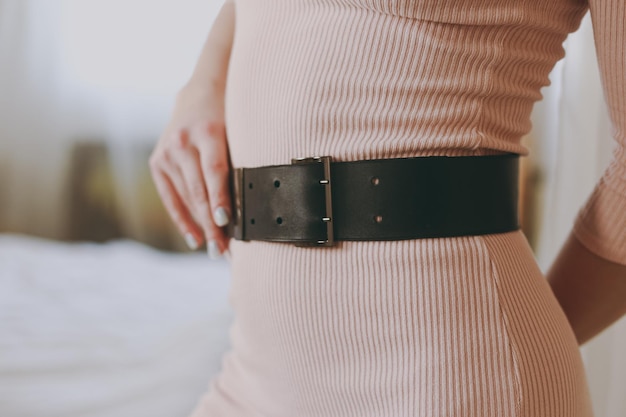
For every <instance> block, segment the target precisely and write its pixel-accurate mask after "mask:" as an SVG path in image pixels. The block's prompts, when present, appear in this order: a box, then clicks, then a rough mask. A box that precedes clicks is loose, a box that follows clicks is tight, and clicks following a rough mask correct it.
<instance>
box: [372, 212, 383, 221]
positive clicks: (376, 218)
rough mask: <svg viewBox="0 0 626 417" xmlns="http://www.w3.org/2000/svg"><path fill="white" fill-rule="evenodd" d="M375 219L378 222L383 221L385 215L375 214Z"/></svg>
mask: <svg viewBox="0 0 626 417" xmlns="http://www.w3.org/2000/svg"><path fill="white" fill-rule="evenodd" d="M374 221H375V222H376V223H381V222H382V221H383V216H381V215H380V214H377V215H376V216H374Z"/></svg>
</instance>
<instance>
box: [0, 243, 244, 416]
mask: <svg viewBox="0 0 626 417" xmlns="http://www.w3.org/2000/svg"><path fill="white" fill-rule="evenodd" d="M229 283H230V264H229V263H228V261H227V260H225V259H221V260H218V261H211V260H209V258H208V257H207V256H206V255H205V254H204V253H189V254H171V253H164V252H160V251H157V250H155V249H152V248H150V247H147V246H145V245H142V244H140V243H137V242H134V241H130V240H120V241H113V242H109V243H105V244H96V243H79V244H69V243H59V242H54V241H49V240H45V239H39V238H33V237H27V236H23V235H14V234H0V417H44V416H45V417H56V416H59V417H61V416H62V417H126V416H128V417H161V416H162V417H185V416H186V415H187V414H188V413H189V412H190V411H191V409H192V407H193V406H194V405H195V402H196V401H197V399H198V398H199V396H200V395H201V394H202V392H203V391H205V390H206V388H207V387H208V383H209V380H210V378H211V377H212V376H214V375H215V374H216V373H217V372H218V370H219V369H220V367H221V360H222V355H223V353H224V352H225V351H226V350H227V349H228V346H229V340H228V329H229V326H230V323H231V321H232V317H233V312H232V310H231V308H230V304H229V301H228V291H229Z"/></svg>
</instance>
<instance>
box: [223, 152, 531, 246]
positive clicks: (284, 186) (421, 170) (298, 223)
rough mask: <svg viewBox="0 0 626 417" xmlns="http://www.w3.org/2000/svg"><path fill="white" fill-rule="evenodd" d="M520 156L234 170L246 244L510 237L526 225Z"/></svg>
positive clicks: (237, 230)
mask: <svg viewBox="0 0 626 417" xmlns="http://www.w3.org/2000/svg"><path fill="white" fill-rule="evenodd" d="M518 177H519V154H515V153H506V154H499V155H481V156H422V157H409V158H388V159H367V160H358V161H332V158H331V157H330V156H313V157H305V158H294V159H292V161H291V164H286V165H266V166H259V167H238V168H234V169H232V170H231V176H230V186H231V196H232V201H233V207H232V213H233V219H232V221H231V222H230V223H229V224H228V226H227V229H226V230H227V234H228V236H230V237H233V238H235V239H238V240H264V241H273V242H286V243H293V244H295V245H296V246H320V247H324V246H332V245H334V244H335V243H336V241H339V240H402V239H416V238H431V237H450V236H465V235H483V234H490V233H504V232H508V231H512V230H517V229H519V228H520V225H519V222H518V188H519V182H518Z"/></svg>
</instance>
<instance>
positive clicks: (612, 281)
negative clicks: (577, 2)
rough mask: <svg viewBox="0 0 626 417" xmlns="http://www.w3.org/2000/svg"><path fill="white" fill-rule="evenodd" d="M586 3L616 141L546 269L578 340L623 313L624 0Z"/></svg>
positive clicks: (625, 232)
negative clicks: (601, 171)
mask: <svg viewBox="0 0 626 417" xmlns="http://www.w3.org/2000/svg"><path fill="white" fill-rule="evenodd" d="M588 4H589V11H590V15H591V21H592V25H593V35H594V42H595V46H596V55H597V59H598V66H599V69H600V77H601V81H602V87H603V91H604V96H605V99H606V102H607V104H608V109H609V113H610V119H611V123H612V125H613V138H614V139H615V141H616V143H615V145H616V147H615V149H614V152H613V159H612V160H611V163H610V164H609V166H608V167H607V169H606V170H605V172H604V174H603V175H602V177H601V179H600V181H599V182H598V183H597V184H596V186H595V188H594V190H593V192H592V193H591V194H590V196H589V198H588V199H587V201H586V202H585V204H584V205H583V207H581V208H580V210H579V212H578V214H577V216H576V219H575V222H574V227H573V229H572V231H571V234H570V236H569V237H568V239H567V241H566V243H565V245H564V247H563V248H562V249H561V252H560V253H559V255H558V256H557V259H556V260H555V262H554V264H553V265H552V267H551V269H550V270H549V271H548V274H547V275H548V276H547V279H548V281H549V283H550V285H551V286H552V288H553V290H554V293H555V295H556V297H557V299H558V300H559V302H560V304H561V306H562V307H563V309H564V310H565V313H566V315H567V317H568V319H569V321H570V323H571V325H572V328H573V329H574V332H575V334H576V337H577V339H578V342H579V344H583V343H585V342H586V341H588V340H589V339H591V338H592V337H594V336H595V335H597V334H598V333H600V332H601V331H602V330H604V329H605V328H606V327H608V326H609V325H610V324H611V323H613V322H615V321H616V320H617V319H619V318H620V317H622V316H623V315H624V314H625V313H626V1H624V0H588ZM591 139H594V138H591Z"/></svg>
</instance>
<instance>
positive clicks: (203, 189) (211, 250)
mask: <svg viewBox="0 0 626 417" xmlns="http://www.w3.org/2000/svg"><path fill="white" fill-rule="evenodd" d="M222 141H223V142H225V137H224V136H223V135H222V138H221V139H220V136H219V131H217V130H216V128H215V125H211V124H209V125H208V128H207V130H205V129H203V127H195V128H194V130H193V131H191V132H187V131H186V130H182V131H181V133H180V137H179V138H177V139H176V141H175V143H177V144H178V146H176V147H175V149H174V151H173V152H172V155H173V158H175V159H176V163H177V166H178V167H179V169H180V172H181V174H182V178H183V181H184V183H185V186H186V194H187V195H188V199H189V204H190V206H192V207H193V208H192V211H193V212H194V213H195V214H196V219H198V220H199V222H200V224H201V226H202V228H203V230H204V235H205V238H206V242H207V252H208V254H209V256H210V257H211V258H217V257H219V256H220V255H221V254H222V253H224V252H225V251H226V250H227V248H228V237H227V236H226V234H225V232H224V230H223V229H222V227H223V226H224V225H226V224H227V223H228V221H229V217H230V196H229V183H228V179H229V164H228V160H227V159H226V158H227V157H228V155H227V150H226V147H225V144H222V145H219V144H218V143H219V142H222Z"/></svg>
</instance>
